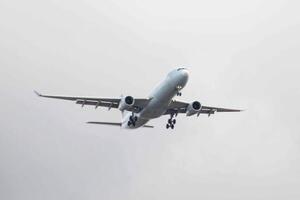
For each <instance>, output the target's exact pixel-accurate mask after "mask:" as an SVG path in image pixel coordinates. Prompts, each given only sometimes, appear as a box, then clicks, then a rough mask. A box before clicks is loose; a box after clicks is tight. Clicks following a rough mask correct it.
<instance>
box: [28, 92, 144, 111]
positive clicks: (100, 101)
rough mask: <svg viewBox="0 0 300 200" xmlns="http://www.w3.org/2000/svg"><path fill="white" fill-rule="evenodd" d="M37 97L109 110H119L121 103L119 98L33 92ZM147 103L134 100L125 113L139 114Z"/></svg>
mask: <svg viewBox="0 0 300 200" xmlns="http://www.w3.org/2000/svg"><path fill="white" fill-rule="evenodd" d="M34 92H35V93H36V94H37V95H38V96H39V97H45V98H52V99H60V100H68V101H75V102H76V104H80V105H81V106H85V105H90V106H95V108H98V107H107V108H108V109H111V108H119V104H120V102H121V100H122V99H121V98H100V97H80V96H58V95H43V94H40V93H38V92H36V91H34ZM148 102H149V99H141V98H139V99H134V105H132V106H131V107H128V108H126V110H127V111H130V112H135V113H137V112H140V111H141V110H142V109H143V108H144V107H145V106H146V105H147V104H148Z"/></svg>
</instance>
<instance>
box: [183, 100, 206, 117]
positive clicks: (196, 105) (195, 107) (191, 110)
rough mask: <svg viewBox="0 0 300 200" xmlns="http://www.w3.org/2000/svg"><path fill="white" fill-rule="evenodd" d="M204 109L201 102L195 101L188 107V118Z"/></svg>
mask: <svg viewBox="0 0 300 200" xmlns="http://www.w3.org/2000/svg"><path fill="white" fill-rule="evenodd" d="M201 108H202V105H201V103H200V102H199V101H194V102H192V103H190V105H189V106H188V107H187V111H186V115H187V116H192V115H194V114H196V113H198V112H200V110H201Z"/></svg>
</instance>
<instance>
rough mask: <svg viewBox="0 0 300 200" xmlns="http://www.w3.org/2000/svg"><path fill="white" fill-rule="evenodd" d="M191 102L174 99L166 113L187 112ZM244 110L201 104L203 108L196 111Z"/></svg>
mask: <svg viewBox="0 0 300 200" xmlns="http://www.w3.org/2000/svg"><path fill="white" fill-rule="evenodd" d="M189 105H190V104H189V103H186V102H182V101H172V102H171V103H170V105H169V107H168V110H167V112H166V113H165V114H172V113H174V114H177V113H187V110H188V106H189ZM241 111H242V110H238V109H229V108H220V107H211V106H201V109H200V110H199V111H198V112H197V113H196V114H197V115H198V116H199V115H200V114H207V115H208V116H210V115H211V114H215V113H216V112H241Z"/></svg>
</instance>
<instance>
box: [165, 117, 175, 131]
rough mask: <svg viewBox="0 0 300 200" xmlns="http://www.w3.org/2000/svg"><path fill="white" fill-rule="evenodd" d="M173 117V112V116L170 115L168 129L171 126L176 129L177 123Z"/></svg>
mask: <svg viewBox="0 0 300 200" xmlns="http://www.w3.org/2000/svg"><path fill="white" fill-rule="evenodd" d="M173 117H174V114H171V117H170V119H168V123H167V125H166V128H167V129H169V128H171V129H174V125H175V124H176V119H173Z"/></svg>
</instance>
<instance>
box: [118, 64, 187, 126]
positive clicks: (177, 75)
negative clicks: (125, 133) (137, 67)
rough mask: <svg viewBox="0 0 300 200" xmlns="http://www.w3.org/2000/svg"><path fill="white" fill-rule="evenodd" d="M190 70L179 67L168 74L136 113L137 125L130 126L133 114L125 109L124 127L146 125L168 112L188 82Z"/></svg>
mask: <svg viewBox="0 0 300 200" xmlns="http://www.w3.org/2000/svg"><path fill="white" fill-rule="evenodd" d="M188 77H189V74H188V71H187V70H186V69H184V68H179V69H176V70H173V71H171V72H170V73H169V74H168V76H167V77H166V78H165V79H164V80H163V81H162V82H161V83H160V84H159V85H158V86H157V87H156V88H155V89H154V90H153V91H152V92H151V94H150V95H149V99H150V101H149V103H148V104H147V106H146V107H145V108H144V109H143V110H142V111H141V112H140V113H136V114H134V116H136V117H137V121H136V123H135V126H128V121H129V120H130V117H131V116H132V113H131V112H127V111H124V113H123V119H122V128H126V129H135V128H139V127H141V126H143V125H145V124H146V123H147V122H148V121H149V120H151V119H154V118H158V117H160V116H162V115H163V114H165V113H166V111H167V108H168V106H169V104H170V103H171V101H172V99H173V98H174V97H175V96H176V95H177V94H178V93H179V91H180V90H182V89H183V88H184V87H185V86H186V84H187V82H188Z"/></svg>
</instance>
